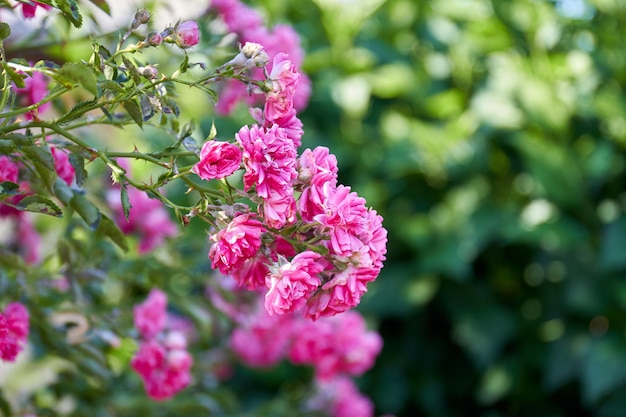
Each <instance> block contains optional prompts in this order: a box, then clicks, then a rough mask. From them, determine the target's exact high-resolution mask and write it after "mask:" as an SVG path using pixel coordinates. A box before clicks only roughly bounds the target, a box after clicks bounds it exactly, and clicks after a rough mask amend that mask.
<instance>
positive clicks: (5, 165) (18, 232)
mask: <svg viewBox="0 0 626 417" xmlns="http://www.w3.org/2000/svg"><path fill="white" fill-rule="evenodd" d="M50 152H51V154H52V160H53V163H54V168H55V171H56V173H57V175H58V176H59V177H60V178H61V179H62V180H63V181H65V182H66V183H68V184H72V183H73V181H74V177H75V171H74V167H73V166H72V165H71V164H70V162H69V155H68V154H67V151H65V150H64V149H62V148H58V147H54V146H52V147H50ZM20 166H21V163H18V162H16V160H14V159H13V157H12V156H11V155H9V156H7V155H2V156H0V183H2V182H5V181H8V182H13V183H17V184H18V185H19V190H17V194H16V195H14V196H12V197H9V198H7V199H6V200H4V201H3V202H0V218H3V219H6V220H8V221H9V222H10V224H11V226H12V227H13V230H14V233H11V234H10V235H7V236H5V239H3V241H4V242H3V244H4V245H6V247H8V248H9V247H10V248H12V250H14V251H17V253H18V254H20V255H21V256H22V257H23V258H24V260H25V261H26V262H27V263H31V264H32V263H36V262H37V261H38V260H39V258H40V254H39V252H40V250H39V247H40V238H39V235H38V233H37V231H36V230H35V227H34V225H33V223H32V221H31V218H30V214H29V213H27V212H24V211H21V210H18V209H16V208H15V207H14V206H16V205H17V204H19V203H20V201H22V199H23V198H24V197H26V196H27V195H28V194H31V187H30V184H29V183H28V181H20V178H19V171H20Z"/></svg>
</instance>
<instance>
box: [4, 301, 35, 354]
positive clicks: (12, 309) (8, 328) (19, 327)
mask: <svg viewBox="0 0 626 417" xmlns="http://www.w3.org/2000/svg"><path fill="white" fill-rule="evenodd" d="M28 330H29V324H28V310H26V307H24V306H23V305H22V304H20V303H18V302H12V303H9V304H8V305H7V306H6V308H5V309H4V312H3V313H0V359H2V360H3V361H10V362H12V361H14V360H15V358H16V357H17V355H18V353H20V352H21V351H22V349H23V348H24V344H25V343H26V340H27V339H28Z"/></svg>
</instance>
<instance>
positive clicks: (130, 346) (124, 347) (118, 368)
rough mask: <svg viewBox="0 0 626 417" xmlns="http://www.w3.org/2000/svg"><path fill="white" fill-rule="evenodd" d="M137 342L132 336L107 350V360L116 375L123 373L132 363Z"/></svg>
mask: <svg viewBox="0 0 626 417" xmlns="http://www.w3.org/2000/svg"><path fill="white" fill-rule="evenodd" d="M137 348H138V346H137V342H135V340H134V339H132V338H130V337H125V338H123V339H121V340H120V343H119V344H118V345H117V346H115V347H114V348H112V349H110V350H109V352H107V362H108V364H109V367H110V368H111V370H112V371H113V373H114V374H116V375H121V374H122V372H124V371H125V370H126V369H128V364H129V363H130V361H131V359H132V358H133V355H134V354H135V352H136V351H137Z"/></svg>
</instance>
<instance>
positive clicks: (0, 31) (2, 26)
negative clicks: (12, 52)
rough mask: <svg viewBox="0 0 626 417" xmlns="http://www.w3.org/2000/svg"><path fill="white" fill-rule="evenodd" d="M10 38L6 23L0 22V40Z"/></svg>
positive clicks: (9, 29)
mask: <svg viewBox="0 0 626 417" xmlns="http://www.w3.org/2000/svg"><path fill="white" fill-rule="evenodd" d="M9 36H11V26H9V24H8V23H4V22H0V39H6V38H8V37H9Z"/></svg>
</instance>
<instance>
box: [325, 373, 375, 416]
mask: <svg viewBox="0 0 626 417" xmlns="http://www.w3.org/2000/svg"><path fill="white" fill-rule="evenodd" d="M331 386H332V388H330V389H331V390H332V392H333V394H334V399H333V401H332V406H331V416H332V417H373V416H374V403H372V400H370V399H369V398H368V397H366V396H365V395H363V394H361V392H359V390H358V388H357V387H356V385H355V384H354V381H352V380H351V379H349V378H337V380H335V381H333V384H332V385H331ZM327 389H328V388H327Z"/></svg>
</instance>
